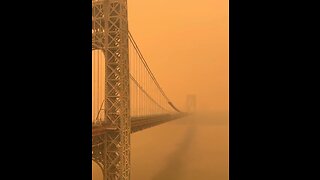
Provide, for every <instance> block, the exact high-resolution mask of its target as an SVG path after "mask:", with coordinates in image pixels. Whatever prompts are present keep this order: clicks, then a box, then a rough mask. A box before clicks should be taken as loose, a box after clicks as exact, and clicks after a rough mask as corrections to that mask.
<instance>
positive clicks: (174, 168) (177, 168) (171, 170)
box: [152, 123, 196, 180]
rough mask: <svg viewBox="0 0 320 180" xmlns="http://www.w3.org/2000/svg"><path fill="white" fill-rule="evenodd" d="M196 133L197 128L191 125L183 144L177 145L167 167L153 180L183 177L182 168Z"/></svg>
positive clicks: (172, 179)
mask: <svg viewBox="0 0 320 180" xmlns="http://www.w3.org/2000/svg"><path fill="white" fill-rule="evenodd" d="M195 132H196V126H195V125H194V124H192V123H191V124H189V127H188V130H187V132H186V134H185V136H184V139H183V140H182V142H181V143H179V144H177V146H178V148H177V149H176V150H175V151H174V152H173V153H172V154H170V155H169V156H168V158H167V164H166V165H165V167H164V168H163V169H162V170H160V172H159V173H157V174H156V175H155V176H154V177H153V178H152V180H164V179H165V180H177V179H179V177H180V176H181V175H182V173H183V172H182V171H181V170H182V168H183V166H184V163H185V161H184V159H185V156H186V153H187V152H188V150H189V148H190V145H191V144H192V140H193V138H194V134H195Z"/></svg>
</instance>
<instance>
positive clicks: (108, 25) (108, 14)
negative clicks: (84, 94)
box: [92, 0, 131, 180]
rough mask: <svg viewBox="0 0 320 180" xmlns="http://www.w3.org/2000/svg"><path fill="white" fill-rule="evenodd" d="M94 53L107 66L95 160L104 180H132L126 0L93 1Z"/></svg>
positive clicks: (94, 142)
mask: <svg viewBox="0 0 320 180" xmlns="http://www.w3.org/2000/svg"><path fill="white" fill-rule="evenodd" d="M92 50H102V51H103V53H104V56H105V59H106V63H105V81H106V82H105V107H104V111H105V113H104V114H105V117H104V121H103V125H104V127H106V133H103V134H101V135H99V136H95V137H93V138H92V144H93V146H92V160H94V161H95V162H97V163H98V165H99V166H100V168H101V169H102V171H103V175H104V180H128V179H130V133H131V132H130V131H131V122H130V106H129V105H130V96H129V95H130V93H129V92H130V91H129V57H128V18H127V0H92Z"/></svg>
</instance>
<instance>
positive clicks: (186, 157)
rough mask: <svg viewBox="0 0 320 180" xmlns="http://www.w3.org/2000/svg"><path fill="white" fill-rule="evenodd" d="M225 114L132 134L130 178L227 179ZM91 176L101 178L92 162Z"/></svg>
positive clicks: (187, 119) (201, 115)
mask: <svg viewBox="0 0 320 180" xmlns="http://www.w3.org/2000/svg"><path fill="white" fill-rule="evenodd" d="M228 119H229V117H228V113H227V112H217V113H199V114H196V115H193V116H189V117H185V118H181V119H179V120H175V121H171V122H167V123H164V124H162V125H159V126H156V127H152V128H150V129H145V130H143V131H140V132H136V133H134V134H132V135H131V179H132V180H207V179H208V180H211V179H212V180H228V179H229V150H228V149H229V127H228ZM92 179H93V180H102V173H101V170H100V169H99V168H98V166H97V165H96V164H95V163H93V164H92Z"/></svg>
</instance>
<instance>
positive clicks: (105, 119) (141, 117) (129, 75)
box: [92, 0, 188, 180]
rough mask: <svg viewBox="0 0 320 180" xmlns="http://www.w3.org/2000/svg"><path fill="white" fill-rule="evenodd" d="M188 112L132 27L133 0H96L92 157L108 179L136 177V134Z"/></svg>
mask: <svg viewBox="0 0 320 180" xmlns="http://www.w3.org/2000/svg"><path fill="white" fill-rule="evenodd" d="M186 115H188V113H184V112H181V111H180V110H179V109H178V108H177V107H176V106H175V105H174V104H173V102H172V101H171V100H170V99H169V98H168V96H167V95H166V94H165V92H164V90H163V89H162V88H161V86H160V84H159V83H158V81H157V79H156V77H155V75H154V74H153V73H152V71H151V69H150V68H149V66H148V64H147V62H146V60H145V58H144V57H143V55H142V53H141V51H140V49H139V47H138V45H137V43H136V41H135V40H134V38H133V35H132V34H131V33H130V32H129V30H128V14H127V0H92V160H93V161H95V162H96V163H97V164H98V165H99V167H100V168H101V170H102V172H103V177H104V179H105V180H124V179H126V180H127V179H130V134H132V133H135V132H137V131H141V130H143V129H146V128H151V127H154V126H157V125H159V124H162V123H165V122H168V121H171V120H174V119H178V118H181V117H184V116H186Z"/></svg>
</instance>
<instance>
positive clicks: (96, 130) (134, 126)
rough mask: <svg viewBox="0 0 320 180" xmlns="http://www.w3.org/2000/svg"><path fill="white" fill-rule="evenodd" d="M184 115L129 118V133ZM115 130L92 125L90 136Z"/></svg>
mask: <svg viewBox="0 0 320 180" xmlns="http://www.w3.org/2000/svg"><path fill="white" fill-rule="evenodd" d="M186 115H187V114H186V113H179V114H165V115H152V116H140V117H131V133H135V132H137V131H141V130H143V129H146V128H150V127H153V126H156V125H159V124H162V123H165V122H168V121H171V120H174V119H178V118H182V117H184V116H186ZM108 130H110V131H112V130H115V128H110V127H107V126H106V125H95V124H92V136H97V135H101V134H104V133H105V132H106V131H108Z"/></svg>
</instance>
